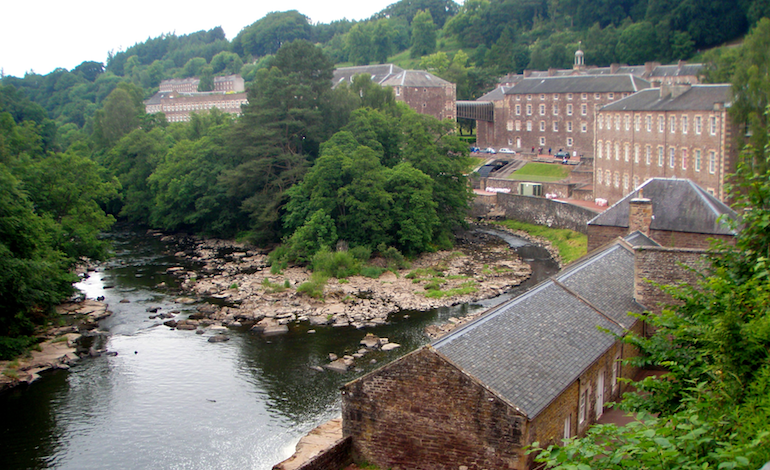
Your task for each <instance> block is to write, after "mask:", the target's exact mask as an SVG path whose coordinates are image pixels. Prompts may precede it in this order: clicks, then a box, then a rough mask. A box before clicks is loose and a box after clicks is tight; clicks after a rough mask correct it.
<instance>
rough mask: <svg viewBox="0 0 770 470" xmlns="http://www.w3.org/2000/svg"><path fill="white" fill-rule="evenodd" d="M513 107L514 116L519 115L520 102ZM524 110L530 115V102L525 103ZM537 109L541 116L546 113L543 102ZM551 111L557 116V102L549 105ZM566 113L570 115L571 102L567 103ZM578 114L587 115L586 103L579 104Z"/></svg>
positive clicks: (571, 110)
mask: <svg viewBox="0 0 770 470" xmlns="http://www.w3.org/2000/svg"><path fill="white" fill-rule="evenodd" d="M513 109H514V111H513V112H514V114H515V115H516V116H521V105H520V104H517V105H516V106H514V108H513ZM524 110H525V112H526V115H527V116H532V105H531V104H528V105H525V107H524ZM539 111H540V115H541V116H545V115H546V106H545V105H544V104H541V105H540V106H539ZM551 113H552V114H553V115H554V116H558V115H559V105H558V104H554V105H552V106H551ZM566 113H567V116H572V113H573V107H572V104H571V103H570V104H567V108H566ZM580 114H581V115H582V116H587V115H588V105H587V104H585V103H583V104H581V105H580Z"/></svg>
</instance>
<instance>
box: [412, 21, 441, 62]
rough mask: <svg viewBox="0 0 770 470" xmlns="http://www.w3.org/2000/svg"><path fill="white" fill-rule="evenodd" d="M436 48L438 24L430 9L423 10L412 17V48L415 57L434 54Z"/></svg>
mask: <svg viewBox="0 0 770 470" xmlns="http://www.w3.org/2000/svg"><path fill="white" fill-rule="evenodd" d="M435 50H436V25H435V24H434V23H433V17H432V16H431V14H430V11H425V10H421V11H419V12H417V14H415V15H414V18H413V19H412V50H411V52H410V54H409V55H410V56H411V57H412V58H413V59H414V58H417V57H422V56H424V55H428V54H432V53H433V52H434V51H435Z"/></svg>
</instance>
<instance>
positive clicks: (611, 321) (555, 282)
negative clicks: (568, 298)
mask: <svg viewBox="0 0 770 470" xmlns="http://www.w3.org/2000/svg"><path fill="white" fill-rule="evenodd" d="M552 280H553V283H554V284H556V285H557V286H559V287H561V288H562V289H564V290H565V291H566V292H567V293H568V294H570V295H572V296H574V297H575V298H576V299H578V300H579V301H581V302H583V303H584V304H586V305H588V306H589V307H590V308H591V310H593V311H595V312H596V313H598V314H599V315H600V316H602V317H603V318H604V319H605V320H608V321H609V322H610V323H613V324H615V325H617V326H619V327H620V328H622V329H623V330H626V329H627V328H626V327H625V326H623V325H622V324H620V323H619V322H617V321H616V320H614V319H613V318H611V317H610V316H608V315H607V314H606V313H604V312H602V311H601V310H599V309H598V308H597V307H596V306H595V305H594V304H592V303H591V302H589V301H588V299H586V298H584V297H583V296H582V295H580V294H578V293H577V292H575V291H573V290H572V289H570V288H569V287H567V286H566V285H564V284H562V283H561V281H559V280H558V279H556V278H553V279H552Z"/></svg>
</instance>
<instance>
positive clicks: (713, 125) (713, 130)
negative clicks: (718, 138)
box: [709, 116, 717, 135]
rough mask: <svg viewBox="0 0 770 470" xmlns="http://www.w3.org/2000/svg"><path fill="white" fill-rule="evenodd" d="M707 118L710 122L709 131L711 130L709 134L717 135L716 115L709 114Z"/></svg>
mask: <svg viewBox="0 0 770 470" xmlns="http://www.w3.org/2000/svg"><path fill="white" fill-rule="evenodd" d="M709 120H710V123H711V124H710V126H709V128H710V131H709V132H711V135H717V117H716V116H711V117H710V118H709Z"/></svg>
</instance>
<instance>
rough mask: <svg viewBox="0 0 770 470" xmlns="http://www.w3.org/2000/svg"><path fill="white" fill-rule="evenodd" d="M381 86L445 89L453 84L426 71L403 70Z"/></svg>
mask: <svg viewBox="0 0 770 470" xmlns="http://www.w3.org/2000/svg"><path fill="white" fill-rule="evenodd" d="M380 85H382V86H407V87H426V88H431V87H442V88H443V87H444V86H446V85H451V83H450V82H448V81H446V80H444V79H443V78H439V77H437V76H435V75H433V74H432V73H429V72H426V71H424V70H403V71H401V72H399V73H397V74H395V75H390V76H388V77H387V78H385V79H384V80H383V81H382V82H380Z"/></svg>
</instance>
